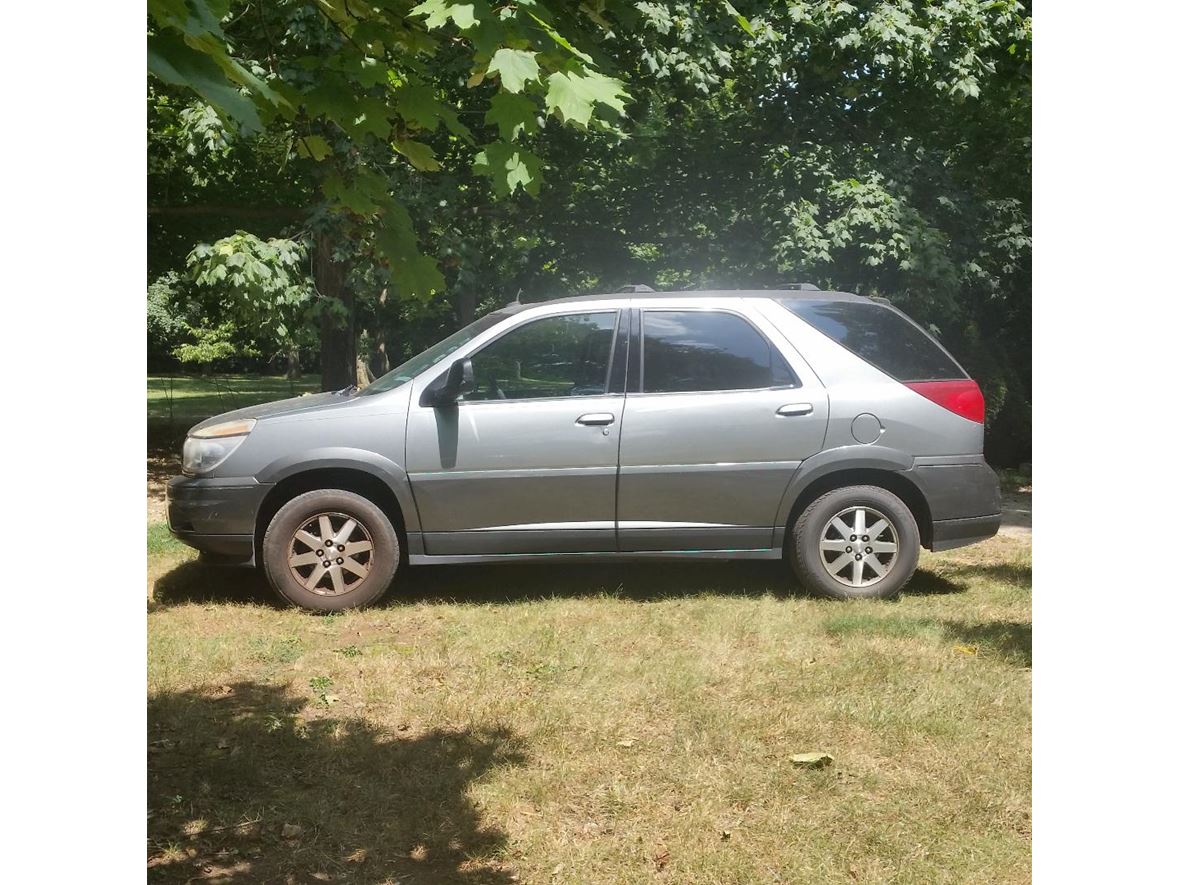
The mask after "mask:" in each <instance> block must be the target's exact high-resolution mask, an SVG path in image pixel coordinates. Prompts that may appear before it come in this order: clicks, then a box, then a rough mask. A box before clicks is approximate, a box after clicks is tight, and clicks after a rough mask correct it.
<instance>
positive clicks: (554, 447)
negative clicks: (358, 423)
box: [406, 310, 623, 555]
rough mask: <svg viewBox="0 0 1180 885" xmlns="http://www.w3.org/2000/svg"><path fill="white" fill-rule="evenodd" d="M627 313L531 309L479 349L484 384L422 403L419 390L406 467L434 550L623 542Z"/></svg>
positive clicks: (608, 546)
mask: <svg viewBox="0 0 1180 885" xmlns="http://www.w3.org/2000/svg"><path fill="white" fill-rule="evenodd" d="M618 319H619V311H618V310H600V311H584V312H579V313H568V314H560V315H551V316H546V317H541V318H538V319H532V320H526V321H524V322H522V323H521V324H519V325H517V326H515V327H513V328H511V329H509V330H508V331H507V332H505V333H504V334H503V335H501V336H500V337H498V338H495V339H493V340H492V341H491V342H489V343H488V344H486V345H484V346H483V347H482V348H481V349H479V350H478V351H476V352H474V353H472V354H470V359H471V362H472V368H473V369H474V375H475V390H474V391H473V392H472V393H469V394H466V395H465V396H463V397H461V398H460V399H459V401H458V402H457V403H456V404H454V405H452V406H443V407H438V408H433V407H429V406H423V405H421V404H420V401H421V396H420V393H421V391H420V390H417V389H416V390H415V391H414V395H413V397H412V399H411V405H410V415H409V419H408V421H409V423H408V427H407V434H406V467H407V473H408V474H409V477H410V485H411V487H412V489H413V493H414V499H415V501H416V502H417V505H418V514H419V517H420V520H421V523H422V531H423V541H424V545H425V550H426V553H427V554H430V555H464V554H466V555H470V554H480V555H489V554H499V553H554V552H590V551H613V550H615V549H616V548H615V478H616V473H617V470H618V458H619V429H620V427H621V425H622V417H623V414H622V413H623V393H622V389H621V385H620V389H619V391H618V392H616V393H611V392H608V383H609V382H608V379H609V378H610V377H611V363H612V359H613V358H614V352H615V350H616V344H615V342H616V337H617V336H616V327H617V326H618ZM619 374H620V375H621V373H619Z"/></svg>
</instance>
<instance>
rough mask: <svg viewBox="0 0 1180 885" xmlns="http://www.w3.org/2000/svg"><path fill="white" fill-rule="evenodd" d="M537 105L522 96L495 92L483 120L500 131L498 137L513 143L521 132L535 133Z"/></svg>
mask: <svg viewBox="0 0 1180 885" xmlns="http://www.w3.org/2000/svg"><path fill="white" fill-rule="evenodd" d="M537 112H538V109H537V105H536V103H535V102H533V101H532V100H531V99H529V98H526V97H525V96H523V95H514V94H513V93H511V92H497V93H496V94H495V95H493V96H492V104H491V107H489V108H488V112H487V114H485V115H484V119H485V120H486V121H487V123H488V124H489V125H492V126H496V127H497V128H498V129H499V130H500V137H501V138H502V139H504V140H505V141H513V140H515V139H516V136H517V135H519V134H520V133H521V132H524V133H525V134H526V135H532V134H533V133H534V132H536V131H537Z"/></svg>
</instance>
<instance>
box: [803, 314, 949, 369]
mask: <svg viewBox="0 0 1180 885" xmlns="http://www.w3.org/2000/svg"><path fill="white" fill-rule="evenodd" d="M782 304H783V305H784V306H785V307H786V308H787V309H788V310H791V311H792V312H794V313H795V314H797V315H798V316H800V317H801V318H803V319H804V320H806V321H807V322H808V323H810V324H811V325H813V326H815V328H817V329H819V330H820V331H821V332H823V333H824V334H825V335H827V336H828V337H829V338H831V339H832V340H833V341H836V342H837V343H839V344H842V345H844V346H845V347H847V348H848V349H849V350H851V351H852V352H853V353H855V354H856V355H857V356H858V357H860V358H861V359H862V360H864V361H865V362H867V363H871V364H872V365H874V366H876V367H877V368H878V369H880V370H881V371H882V372H884V373H885V374H887V375H892V376H893V377H894V378H896V379H897V380H898V381H942V380H945V379H948V378H966V377H967V376H966V375H964V374H963V370H962V369H960V368H959V367H958V366H956V365H955V363H954V360H952V359H951V358H950V357H949V356H947V355H946V353H945V352H944V351H943V350H942V348H940V347H939V346H938V345H937V344H935V343H934V340H933V339H932V338H931V337H930V336H929V335H927V334H926V333H925V332H924V331H922V330H921V329H920V328H918V326H916V325H915V324H914V323H912V322H910V320H909V319H907V318H906V317H905V316H903V315H902V314H900V313H897V312H895V311H893V310H890V309H889V308H887V307H883V306H881V305H880V304H873V303H872V302H864V301H793V300H785V301H783V302H782Z"/></svg>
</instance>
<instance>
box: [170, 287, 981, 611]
mask: <svg viewBox="0 0 1180 885" xmlns="http://www.w3.org/2000/svg"><path fill="white" fill-rule="evenodd" d="M983 417H984V403H983V396H982V394H981V393H980V391H979V387H978V386H977V385H976V383H975V382H974V381H972V380H970V378H968V376H967V373H966V372H964V371H963V369H962V367H961V366H960V365H959V364H958V363H957V362H955V360H954V359H953V358H952V357H951V356H950V355H949V354H948V353H947V352H946V351H945V350H944V349H943V348H942V347H941V346H940V345H939V344H938V343H936V342H935V341H934V340H933V339H932V338H931V337H930V336H929V335H927V334H926V333H925V332H924V331H923V330H922V329H921V328H919V327H918V326H917V325H916V324H915V323H913V322H912V321H911V320H910V319H908V318H907V317H906V316H905V315H904V314H902V313H901V312H900V311H898V310H896V309H895V308H893V307H891V306H889V305H888V304H886V303H884V302H881V301H879V300H874V299H869V298H864V297H861V296H857V295H850V294H846V293H842V292H821V291H818V290H814V289H813V288H812V287H804V288H801V289H799V290H789V291H724V292H669V293H654V292H653V293H625V294H614V295H601V296H591V297H578V298H565V299H560V300H555V301H549V302H544V303H540V304H526V305H521V304H514V305H512V306H510V307H507V308H504V309H503V310H498V311H496V312H495V313H491V314H488V315H487V316H485V317H482V318H481V319H478V320H476V321H475V322H474V323H472V324H471V325H469V326H467V327H466V328H465V329H462V330H460V331H459V332H456V333H455V334H454V335H452V336H450V337H449V338H447V339H446V340H444V341H441V342H439V343H438V344H436V345H434V346H433V347H431V348H430V349H429V350H426V351H425V352H423V353H421V354H419V355H418V356H416V357H414V358H413V359H411V360H409V361H408V362H406V363H404V364H403V365H401V366H398V367H397V368H396V369H394V370H393V371H392V372H390V373H389V374H387V375H385V376H383V377H382V378H380V379H379V380H377V381H376V382H375V383H374V384H372V385H370V386H369V387H366V388H365V389H363V390H361V391H359V392H357V391H355V390H353V389H349V390H345V391H338V392H336V393H323V394H318V395H314V396H303V397H297V398H295V399H288V400H283V401H281V402H276V403H270V404H267V405H262V406H256V407H252V408H247V409H240V410H238V411H235V412H229V413H227V414H224V415H219V416H217V417H215V418H210V419H209V420H208V421H205V422H202V423H201V424H198V425H197V426H195V427H194V428H192V430H191V431H189V436H188V439H187V440H186V442H185V445H184V474H185V475H184V476H178V477H175V478H174V479H173V480H172V481H171V482H170V483H169V486H168V496H169V506H168V518H169V524H170V526H171V529H172V531H173V533H174V534H175V535H176V536H177V537H178V538H180V539H181V540H183V541H185V542H186V543H188V544H190V545H192V546H193V547H196V548H198V549H199V550H202V551H204V554H205V558H207V559H213V560H217V561H222V562H230V563H241V564H246V565H254V564H255V563H256V561H258V560H261V564H262V567H263V568H264V570H265V572H266V575H267V577H268V579H269V580H270V583H271V585H272V586H273V587H274V589H275V590H276V591H277V592H278V593H279V594H280V595H281V596H283V597H284V598H285V599H287V600H289V601H290V602H292V603H295V604H296V605H301V606H304V607H305V608H309V609H314V610H317V611H336V610H339V609H345V608H353V607H356V606H361V605H367V604H369V603H372V602H374V601H376V600H377V599H379V598H380V597H381V596H382V594H384V593H385V591H386V590H387V589H388V587H389V586H390V585H391V583H392V582H393V580H394V576H395V574H396V573H397V571H398V569H399V567H400V566H402V565H403V564H404V563H406V562H407V561H408V563H409V564H410V565H432V564H435V563H465V562H470V563H488V562H505V561H519V560H527V559H543V560H544V561H546V562H553V561H555V560H558V559H568V560H574V559H615V560H619V559H624V560H626V559H637V558H663V559H701V558H712V559H779V558H782V557H785V558H787V559H789V560H790V562H791V564H792V565H793V567H794V569H795V572H796V574H797V575H798V577H799V579H800V581H801V582H802V583H803V584H804V585H806V586H807V587H808V588H810V589H811V590H813V591H817V592H819V593H823V594H827V595H829V596H835V597H840V598H850V597H883V596H889V595H891V594H894V593H896V592H897V591H898V590H900V589H901V588H902V586H904V584H905V583H906V581H907V580H909V578H910V576H911V575H912V574H913V572H914V568H915V566H916V565H917V561H918V548H919V546H924V547H927V548H929V549H931V550H945V549H947V548H950V547H957V546H961V545H964V544H970V543H973V542H975V541H980V540H983V539H984V538H988V537H991V536H992V535H994V534H995V533H996V531H997V529H998V527H999V523H1000V502H999V488H998V483H997V480H996V476H995V474H994V473H993V472H992V471H991V469H990V468H989V467H988V466H987V465H986V464H985V463H984V459H983V454H982V452H983Z"/></svg>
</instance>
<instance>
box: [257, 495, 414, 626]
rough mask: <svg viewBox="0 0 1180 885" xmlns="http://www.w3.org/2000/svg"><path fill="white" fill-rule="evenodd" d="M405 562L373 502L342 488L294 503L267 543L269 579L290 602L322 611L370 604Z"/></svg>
mask: <svg viewBox="0 0 1180 885" xmlns="http://www.w3.org/2000/svg"><path fill="white" fill-rule="evenodd" d="M400 560H401V547H400V545H399V544H398V541H397V531H396V530H395V529H394V527H393V524H392V523H390V521H389V517H388V516H386V515H385V513H384V512H383V511H382V510H381V508H380V507H378V506H377V505H376V504H374V503H373V502H372V501H370V500H369V499H368V498H364V497H362V496H360V495H358V494H356V493H354V492H346V491H344V490H342V489H317V490H316V491H312V492H305V493H304V494H302V495H299V496H297V497H295V498H292V499H291V500H290V501H288V502H287V503H286V504H284V505H283V506H282V507H281V508H280V509H279V512H278V513H276V514H275V515H274V519H272V520H271V521H270V526H269V527H267V530H266V535H265V536H264V537H263V541H262V563H263V567H264V569H265V571H266V577H267V580H269V581H270V585H271V586H272V587H273V588H274V589H275V592H277V593H278V594H279V595H280V596H281V597H283V598H284V599H285V600H287V601H288V602H291V603H293V604H295V605H298V606H301V607H302V608H306V609H310V610H311V611H318V612H334V611H342V610H344V609H349V608H360V607H361V606H365V605H371V604H372V603H374V602H376V601H377V600H378V599H380V598H381V597H382V596H383V595H384V594H385V591H386V590H387V589H388V588H389V585H390V583H391V582H392V581H393V576H394V573H395V572H396V571H397V566H398V563H399V561H400Z"/></svg>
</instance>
